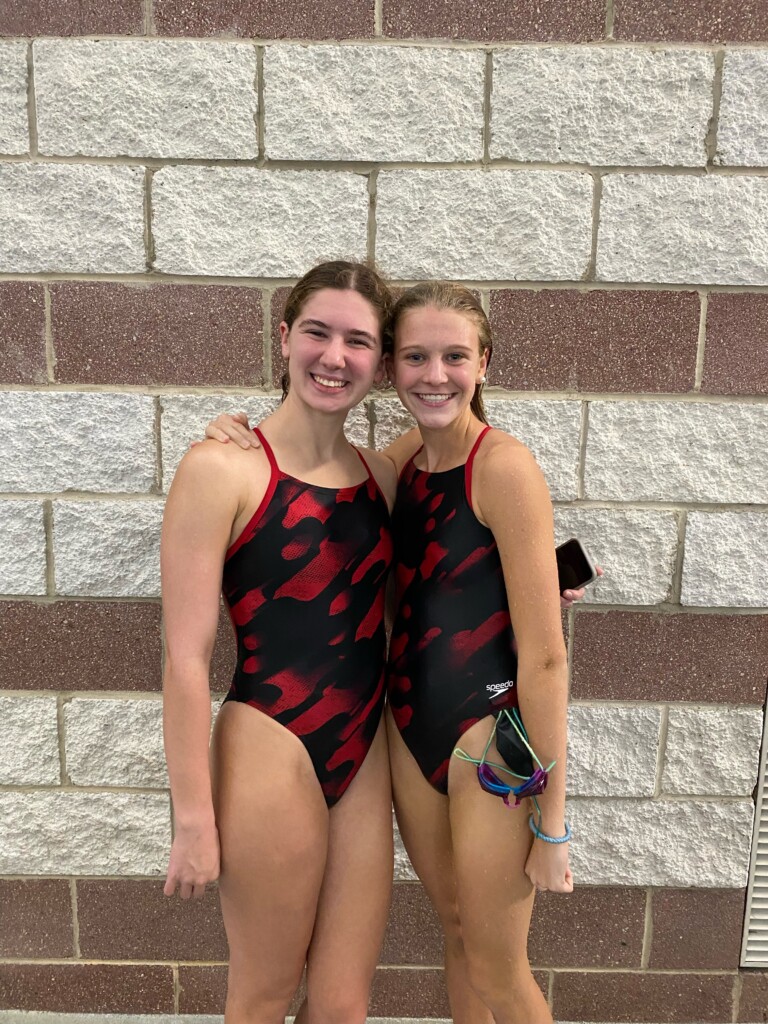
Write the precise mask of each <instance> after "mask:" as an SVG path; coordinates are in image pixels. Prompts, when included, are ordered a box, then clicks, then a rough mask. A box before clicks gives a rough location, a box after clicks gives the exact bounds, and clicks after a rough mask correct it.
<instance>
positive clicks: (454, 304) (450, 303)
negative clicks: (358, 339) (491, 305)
mask: <svg viewBox="0 0 768 1024" xmlns="http://www.w3.org/2000/svg"><path fill="white" fill-rule="evenodd" d="M429 307H431V308H434V309H452V310H454V311H455V312H457V313H460V314H461V315H462V316H465V317H466V318H467V319H468V320H469V321H471V323H472V324H473V325H474V326H475V328H476V329H477V340H478V345H479V347H480V355H483V354H485V356H486V357H487V360H488V363H489V364H490V361H491V355H492V353H493V336H492V333H491V325H490V323H489V322H488V317H487V316H486V315H485V313H484V311H483V307H482V306H481V305H480V300H479V299H478V298H477V296H476V295H475V294H474V293H473V292H471V291H470V290H469V288H465V287H464V286H463V285H460V284H453V283H450V282H445V281H425V282H424V284H417V285H414V286H413V288H409V289H408V290H407V291H404V292H403V293H402V295H401V296H400V298H399V299H398V300H397V302H396V303H395V305H394V307H393V309H392V314H391V316H390V318H389V325H388V328H387V335H388V338H387V347H388V350H389V351H394V339H395V334H396V333H397V326H398V324H399V323H400V321H401V320H402V318H403V317H404V316H405V314H406V313H407V312H408V311H409V310H411V309H426V308H429ZM470 409H471V410H472V412H473V413H474V414H475V416H477V418H478V419H479V420H480V422H481V423H487V422H488V419H487V417H486V415H485V407H484V406H483V385H482V384H477V385H476V386H475V393H474V395H473V396H472V401H471V402H470Z"/></svg>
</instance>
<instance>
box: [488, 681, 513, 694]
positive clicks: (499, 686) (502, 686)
mask: <svg viewBox="0 0 768 1024" xmlns="http://www.w3.org/2000/svg"><path fill="white" fill-rule="evenodd" d="M514 685H515V681H514V679H508V680H507V681H506V683H488V685H487V686H486V690H488V692H489V693H503V692H504V691H505V690H508V689H509V688H510V687H511V686H514Z"/></svg>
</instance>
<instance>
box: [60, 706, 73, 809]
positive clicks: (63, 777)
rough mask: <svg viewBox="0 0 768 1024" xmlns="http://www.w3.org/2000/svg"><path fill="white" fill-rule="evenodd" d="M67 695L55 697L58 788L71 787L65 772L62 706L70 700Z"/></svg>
mask: <svg viewBox="0 0 768 1024" xmlns="http://www.w3.org/2000/svg"><path fill="white" fill-rule="evenodd" d="M71 699H72V698H71V696H70V695H69V694H68V693H60V694H58V696H57V697H56V735H57V737H58V741H59V788H60V789H67V788H71V787H72V780H71V779H70V777H69V773H68V771H67V722H66V717H65V715H64V705H65V704H68V703H69V701H70V700H71Z"/></svg>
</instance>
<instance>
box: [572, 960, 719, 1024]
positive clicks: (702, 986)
mask: <svg viewBox="0 0 768 1024" xmlns="http://www.w3.org/2000/svg"><path fill="white" fill-rule="evenodd" d="M734 981H735V975H732V974H651V973H634V972H632V973H630V972H627V973H611V972H602V971H597V972H587V973H581V974H579V973H576V972H568V971H564V972H563V973H559V972H558V973H555V985H554V1003H553V1014H554V1016H555V1018H556V1019H557V1020H574V1021H575V1020H589V1021H615V1022H616V1024H625V1022H629V1021H632V1022H635V1021H637V1022H643V1021H656V1022H658V1024H668V1022H669V1024H676V1022H678V1021H680V1022H683V1021H685V1022H689V1021H696V1022H697V1024H698V1022H705V1021H706V1022H709V1021H717V1022H718V1024H721V1022H723V1021H729V1020H731V1013H732V1010H733V985H734Z"/></svg>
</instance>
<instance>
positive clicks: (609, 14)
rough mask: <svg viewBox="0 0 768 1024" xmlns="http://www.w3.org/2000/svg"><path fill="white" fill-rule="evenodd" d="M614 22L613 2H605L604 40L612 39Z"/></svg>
mask: <svg viewBox="0 0 768 1024" xmlns="http://www.w3.org/2000/svg"><path fill="white" fill-rule="evenodd" d="M615 21H616V4H615V0H607V3H606V5H605V38H606V40H608V39H611V40H612V39H613V27H614V23H615Z"/></svg>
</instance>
